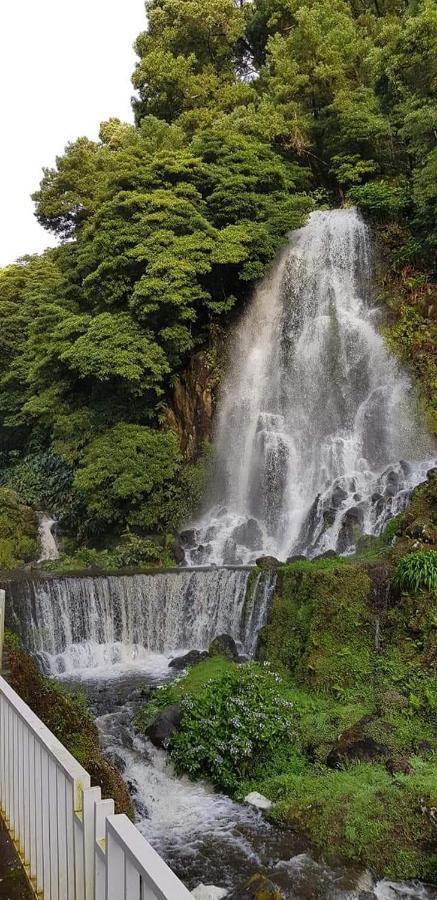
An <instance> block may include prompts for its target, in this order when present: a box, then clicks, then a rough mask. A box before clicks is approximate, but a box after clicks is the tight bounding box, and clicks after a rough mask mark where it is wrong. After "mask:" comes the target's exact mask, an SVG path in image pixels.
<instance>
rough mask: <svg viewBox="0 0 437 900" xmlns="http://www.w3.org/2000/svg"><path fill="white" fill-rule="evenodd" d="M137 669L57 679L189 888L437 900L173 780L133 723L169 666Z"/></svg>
mask: <svg viewBox="0 0 437 900" xmlns="http://www.w3.org/2000/svg"><path fill="white" fill-rule="evenodd" d="M142 666H143V668H142V669H141V670H138V668H136V669H135V670H134V671H132V668H131V667H129V666H126V667H125V668H124V669H123V668H122V667H119V669H118V671H117V673H116V674H114V671H113V670H112V669H111V668H109V667H108V668H104V667H103V668H99V669H98V670H93V669H87V670H82V671H80V670H79V671H76V672H75V673H71V672H70V673H69V674H68V675H67V674H65V675H64V676H62V680H63V682H64V683H65V684H69V685H71V686H72V687H77V686H80V687H81V689H82V690H84V691H85V692H86V694H87V695H88V697H89V700H90V702H91V706H92V709H93V712H94V715H95V716H96V723H97V726H98V729H99V733H100V737H101V743H102V747H103V749H104V752H105V754H106V755H107V756H108V758H109V759H110V760H111V762H113V763H114V764H115V765H116V766H117V767H118V768H119V770H120V771H121V773H122V775H123V778H124V779H125V781H126V783H127V785H128V788H129V790H130V792H131V796H132V798H133V801H134V805H135V809H136V815H137V822H136V824H137V826H138V828H139V830H140V831H141V832H142V834H143V835H144V837H146V838H147V840H148V841H149V842H150V843H151V844H152V846H153V847H154V848H155V849H156V850H157V851H158V852H159V853H160V854H161V856H163V858H164V859H165V860H166V862H167V863H168V864H169V865H170V866H171V868H172V869H173V870H174V871H175V872H176V874H177V875H178V876H179V878H181V880H182V881H183V882H184V883H185V884H186V885H187V887H188V888H189V889H191V890H192V889H193V888H194V887H196V886H197V885H198V884H199V883H203V884H214V885H217V886H219V887H223V888H225V889H227V890H228V891H229V892H231V891H235V890H236V891H237V892H238V887H239V886H241V885H242V884H243V883H244V881H245V880H246V879H247V878H248V877H250V876H251V875H253V874H254V873H255V872H261V873H264V874H265V875H266V876H268V878H270V879H271V880H272V881H273V882H274V883H275V884H276V885H278V887H279V888H280V890H281V891H282V893H283V897H284V898H286V900H358V898H359V897H360V893H361V892H363V891H366V890H367V891H373V892H374V894H375V896H376V898H378V900H407V898H408V900H412V898H416V900H435V898H436V897H437V891H435V890H434V889H433V888H431V887H426V886H425V885H421V884H419V883H409V884H406V883H393V882H389V881H387V880H382V881H378V882H376V883H375V882H373V880H372V878H371V876H370V873H369V872H365V871H364V870H363V869H359V868H353V867H349V868H348V867H341V866H339V867H338V868H330V867H329V866H327V865H325V864H324V863H323V861H318V860H316V859H314V858H313V857H312V855H311V852H310V848H309V847H308V844H307V842H306V841H305V840H304V839H303V838H302V837H300V836H299V835H297V834H295V833H293V832H289V831H286V830H281V829H279V828H276V827H275V826H273V825H271V824H269V823H268V822H267V821H266V820H265V819H264V817H263V816H262V814H261V813H260V812H258V811H257V810H255V809H253V808H252V807H250V806H247V805H243V804H239V803H235V802H234V801H232V800H231V799H229V798H228V797H226V796H224V795H223V794H219V793H216V792H215V791H214V789H213V788H212V787H211V786H209V785H208V784H205V783H203V782H191V781H190V780H189V779H188V778H187V777H178V776H176V775H175V773H174V771H173V768H172V765H171V763H170V762H169V761H168V759H167V756H166V753H165V751H163V750H158V749H156V748H155V747H154V746H153V745H152V744H151V743H150V741H148V740H146V739H145V738H143V737H141V736H139V735H138V734H137V733H136V732H135V730H134V728H133V723H132V720H133V716H134V713H135V710H136V709H137V708H138V706H139V705H141V704H142V703H144V702H145V699H144V697H142V696H141V695H142V692H143V691H144V688H145V686H147V687H148V686H157V685H158V684H162V683H163V682H164V681H167V680H168V679H169V678H172V677H174V675H173V674H172V669H169V668H168V658H166V657H163V656H160V655H158V654H150V656H149V657H148V659H143V662H142ZM234 897H238V893H237V894H233V898H234Z"/></svg>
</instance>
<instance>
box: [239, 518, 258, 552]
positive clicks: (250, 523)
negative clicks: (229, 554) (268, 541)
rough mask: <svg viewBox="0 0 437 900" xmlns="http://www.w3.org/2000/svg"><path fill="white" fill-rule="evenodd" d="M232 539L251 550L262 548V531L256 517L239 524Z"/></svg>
mask: <svg viewBox="0 0 437 900" xmlns="http://www.w3.org/2000/svg"><path fill="white" fill-rule="evenodd" d="M232 539H233V540H234V541H235V542H236V543H237V544H243V545H244V546H245V547H248V549H249V550H260V549H261V548H262V545H263V535H262V531H261V528H260V527H259V525H258V522H257V521H256V519H248V520H247V522H243V523H242V524H241V525H237V527H236V528H234V530H233V532H232Z"/></svg>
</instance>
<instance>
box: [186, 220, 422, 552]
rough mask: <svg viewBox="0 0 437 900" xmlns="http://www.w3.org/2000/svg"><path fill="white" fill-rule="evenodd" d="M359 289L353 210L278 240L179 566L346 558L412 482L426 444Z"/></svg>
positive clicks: (361, 270)
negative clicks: (281, 247) (202, 505)
mask: <svg viewBox="0 0 437 900" xmlns="http://www.w3.org/2000/svg"><path fill="white" fill-rule="evenodd" d="M371 285H372V254H371V246H370V240H369V232H368V228H367V226H366V225H365V224H364V222H363V221H362V220H361V218H360V217H359V215H358V213H357V212H356V210H354V209H345V210H332V211H328V212H315V213H313V214H312V215H311V216H310V219H309V221H308V224H307V225H306V226H305V227H304V228H301V229H300V230H298V231H296V232H294V233H293V234H292V235H291V238H290V242H289V245H288V247H287V248H286V249H285V251H284V252H283V253H282V254H281V256H280V258H279V259H278V261H277V263H276V265H275V266H274V268H273V270H272V272H271V273H270V275H269V276H268V277H267V278H266V279H265V280H264V281H263V282H262V283H261V285H260V286H259V288H258V290H257V291H256V294H255V296H254V298H253V301H252V303H251V305H250V307H249V309H248V311H247V313H246V314H245V315H244V316H243V319H242V321H241V323H240V326H239V327H238V329H237V333H236V336H235V341H234V346H233V350H232V353H231V359H230V365H229V371H228V374H227V377H226V378H225V382H224V385H223V388H222V394H221V401H220V406H219V412H218V423H217V431H216V440H215V467H214V471H213V477H212V489H211V491H210V494H209V499H208V503H207V509H206V512H205V513H204V514H203V515H202V516H201V517H200V519H199V520H198V521H197V522H195V524H194V529H193V528H192V529H190V530H188V531H187V532H185V535H186V538H185V555H186V560H187V562H188V564H190V565H204V564H211V563H213V564H217V565H223V564H227V565H238V564H250V563H252V562H253V561H254V560H255V559H256V558H257V557H258V556H260V555H262V554H266V553H267V554H273V555H275V556H277V557H278V558H279V559H282V560H283V559H286V558H287V556H288V555H289V554H297V553H299V554H305V555H306V556H309V557H313V556H315V555H316V554H320V553H322V552H325V551H327V550H330V549H331V550H336V551H337V552H338V553H343V554H347V553H351V552H353V550H354V549H355V546H356V543H357V540H358V538H359V536H360V535H361V534H363V533H365V534H379V533H380V532H381V531H382V529H383V527H384V525H385V523H386V522H387V520H388V519H389V518H390V517H391V516H393V515H395V514H396V513H397V512H398V511H400V510H401V509H403V508H404V506H405V505H406V503H407V501H408V497H409V494H410V492H411V490H412V488H413V487H414V486H415V485H416V484H418V483H419V482H421V481H423V480H424V479H425V477H426V472H427V469H428V468H429V467H430V465H431V464H432V463H431V460H429V459H427V456H429V455H430V454H431V449H430V444H429V439H427V438H426V437H425V435H424V434H422V431H421V428H420V425H419V424H418V422H417V421H416V416H415V412H414V398H413V397H412V390H411V384H410V381H409V379H408V377H407V376H406V375H405V373H403V372H402V371H401V370H400V368H399V366H398V365H397V363H396V361H395V360H394V358H392V357H391V356H390V354H389V353H388V351H387V349H386V347H385V345H384V342H383V339H382V337H381V336H380V334H379V333H378V331H377V327H376V325H377V321H378V310H377V309H376V308H375V307H374V306H373V305H372V298H371ZM182 540H183V541H184V534H183V535H182Z"/></svg>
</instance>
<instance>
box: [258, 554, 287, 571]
mask: <svg viewBox="0 0 437 900" xmlns="http://www.w3.org/2000/svg"><path fill="white" fill-rule="evenodd" d="M256 564H257V566H258V567H259V568H260V569H277V568H278V566H281V565H282V563H281V561H280V560H279V559H276V557H275V556H259V557H258V559H257V560H256Z"/></svg>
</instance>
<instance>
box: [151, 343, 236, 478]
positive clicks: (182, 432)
mask: <svg viewBox="0 0 437 900" xmlns="http://www.w3.org/2000/svg"><path fill="white" fill-rule="evenodd" d="M226 345H227V334H226V332H225V331H223V330H222V329H219V328H215V329H214V330H212V331H211V333H210V336H209V341H208V343H207V345H206V346H204V347H203V348H202V349H201V350H198V351H197V353H194V354H193V355H192V357H191V359H190V362H189V363H188V365H187V368H186V369H185V371H184V372H183V374H182V375H181V376H180V377H179V378H178V380H177V381H176V384H175V386H174V390H173V394H172V397H171V399H170V402H169V404H168V406H167V408H166V418H167V421H168V422H169V424H170V425H171V426H172V427H173V428H175V429H176V431H177V434H178V435H179V440H180V446H181V450H182V453H183V455H184V457H185V459H186V460H187V462H193V461H195V460H196V459H197V458H198V456H199V455H200V452H201V450H202V447H203V446H204V444H205V442H207V441H211V440H212V433H213V419H214V413H215V407H216V400H217V391H218V387H219V384H220V380H221V377H222V374H223V364H224V360H225V358H226Z"/></svg>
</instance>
